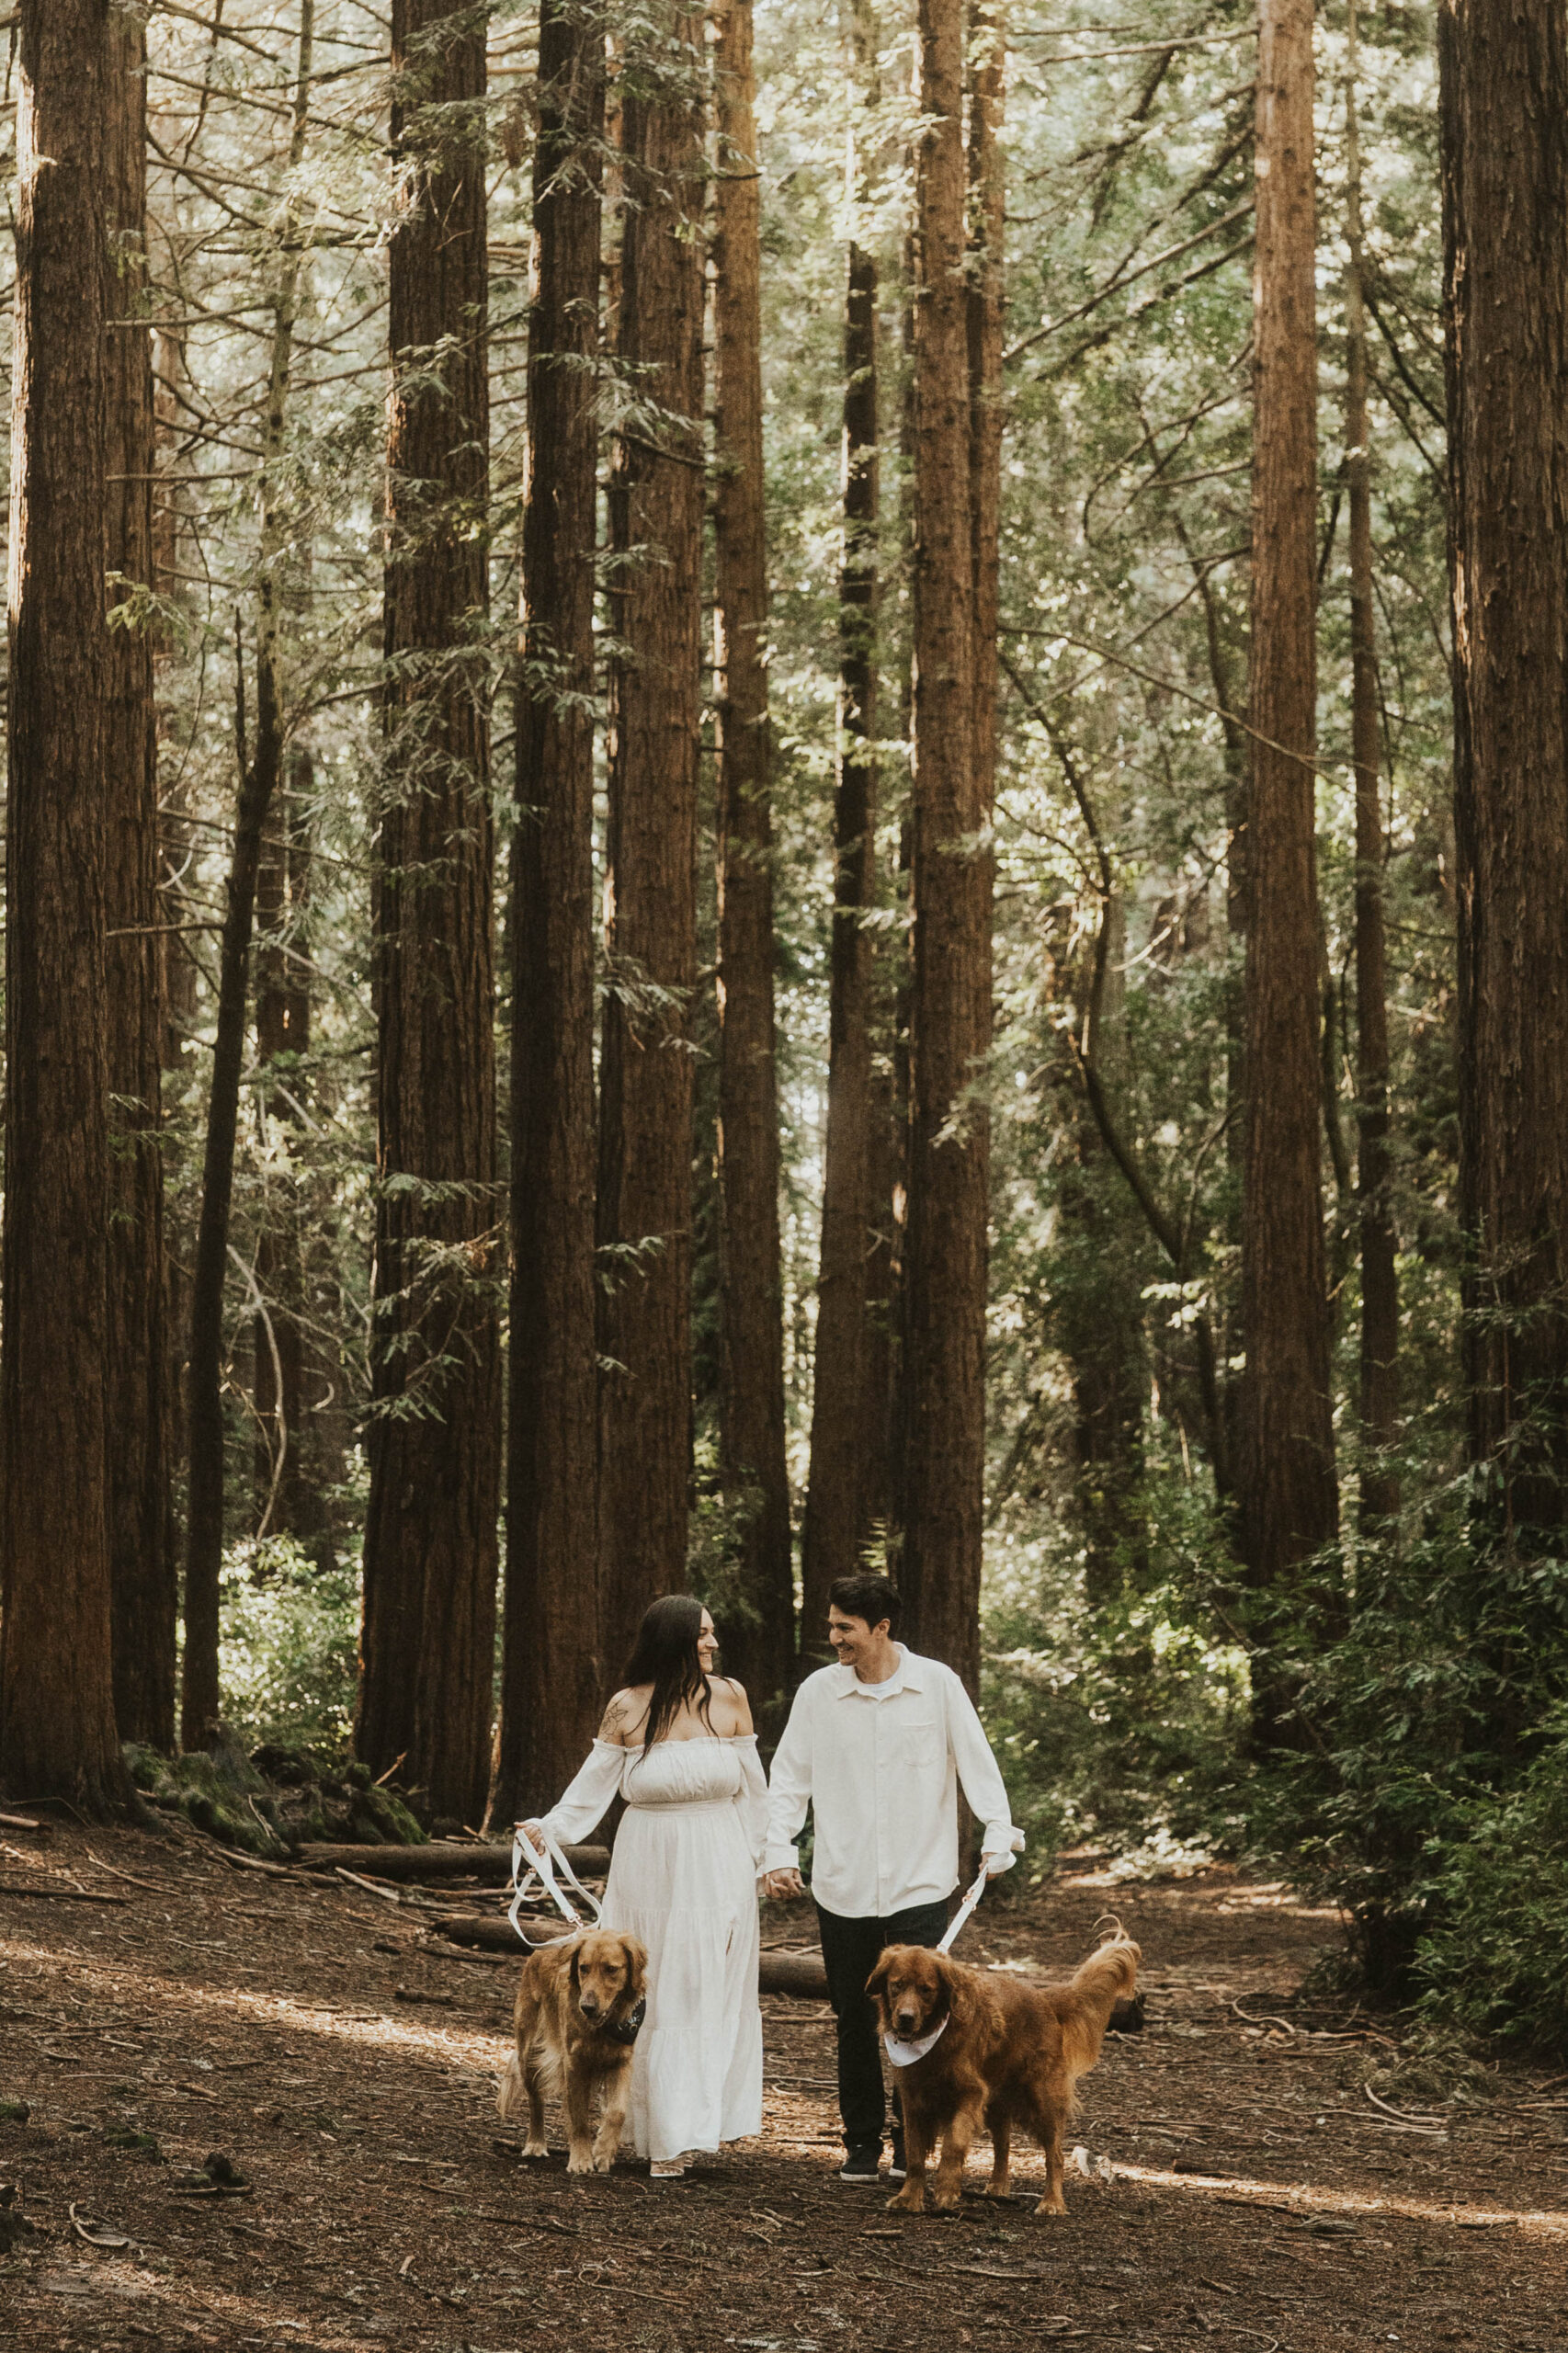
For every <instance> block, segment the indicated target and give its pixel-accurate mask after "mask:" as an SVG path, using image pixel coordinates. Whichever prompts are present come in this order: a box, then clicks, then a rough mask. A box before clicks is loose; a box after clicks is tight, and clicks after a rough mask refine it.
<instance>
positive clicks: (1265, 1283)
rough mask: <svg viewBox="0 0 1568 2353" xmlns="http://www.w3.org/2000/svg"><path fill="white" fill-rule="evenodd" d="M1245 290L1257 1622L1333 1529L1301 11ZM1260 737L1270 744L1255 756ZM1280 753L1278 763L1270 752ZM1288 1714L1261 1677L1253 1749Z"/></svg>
mask: <svg viewBox="0 0 1568 2353" xmlns="http://www.w3.org/2000/svg"><path fill="white" fill-rule="evenodd" d="M1259 34H1260V40H1261V50H1260V54H1259V60H1258V80H1257V249H1256V276H1255V281H1254V303H1253V311H1254V321H1255V333H1256V357H1255V362H1254V397H1255V404H1256V406H1255V426H1254V431H1255V447H1254V458H1253V507H1252V515H1253V527H1252V549H1253V632H1252V725H1253V728H1254V730H1255V733H1254V739H1253V747H1252V758H1253V777H1252V793H1251V806H1250V812H1249V824H1248V837H1247V849H1246V875H1247V893H1248V910H1247V913H1248V924H1247V940H1246V1066H1247V1069H1248V1070H1249V1072H1253V1073H1267V1084H1266V1085H1254V1086H1249V1087H1248V1089H1247V1097H1246V1162H1245V1195H1244V1211H1243V1232H1242V1318H1243V1327H1244V1339H1245V1347H1246V1370H1245V1373H1244V1387H1243V1396H1242V1401H1241V1424H1242V1427H1241V1453H1240V1466H1239V1479H1238V1487H1239V1494H1240V1504H1241V1518H1240V1535H1241V1542H1242V1549H1243V1557H1244V1562H1245V1563H1246V1568H1247V1571H1248V1574H1249V1576H1250V1579H1251V1582H1252V1584H1253V1586H1254V1587H1255V1588H1256V1590H1257V1591H1258V1592H1259V1593H1260V1594H1261V1595H1264V1596H1267V1597H1269V1600H1268V1604H1267V1606H1269V1607H1273V1606H1285V1605H1286V1604H1287V1603H1289V1602H1290V1601H1291V1600H1292V1599H1296V1600H1300V1601H1302V1602H1304V1601H1305V1600H1306V1599H1307V1596H1306V1595H1305V1593H1303V1592H1301V1577H1300V1574H1299V1564H1300V1563H1301V1562H1302V1561H1303V1560H1304V1559H1305V1558H1306V1556H1307V1555H1308V1554H1310V1553H1312V1552H1314V1551H1315V1550H1316V1549H1317V1548H1318V1547H1319V1546H1320V1545H1323V1544H1325V1543H1327V1542H1328V1541H1329V1540H1331V1539H1332V1537H1333V1536H1334V1533H1335V1527H1336V1524H1337V1495H1336V1489H1335V1465H1334V1427H1333V1419H1332V1399H1331V1394H1330V1376H1329V1320H1328V1310H1327V1304H1326V1301H1325V1296H1324V1245H1323V1206H1322V1191H1321V1170H1320V1138H1321V1119H1322V1089H1321V1085H1320V1074H1319V1067H1318V1019H1319V998H1318V905H1317V874H1316V864H1315V855H1314V844H1313V811H1314V796H1313V789H1312V788H1313V767H1312V761H1313V756H1314V749H1315V735H1314V701H1315V694H1316V650H1315V642H1314V633H1315V622H1316V563H1317V551H1316V546H1315V533H1314V520H1315V515H1316V505H1317V417H1316V403H1317V344H1316V325H1315V320H1316V311H1315V289H1314V282H1313V267H1314V214H1313V191H1312V0H1262V7H1261V10H1260V16H1259ZM1263 739H1267V740H1263ZM1276 745H1278V746H1281V747H1282V748H1280V749H1275V748H1273V747H1274V746H1276ZM1288 1705H1289V1699H1288V1697H1287V1696H1286V1695H1283V1694H1282V1693H1281V1692H1280V1691H1279V1690H1278V1689H1277V1688H1276V1685H1275V1679H1274V1677H1272V1675H1271V1672H1270V1670H1269V1669H1268V1668H1267V1664H1265V1665H1264V1666H1263V1667H1262V1669H1261V1670H1260V1672H1259V1675H1258V1677H1257V1678H1256V1687H1255V1709H1256V1716H1257V1724H1258V1733H1259V1736H1260V1738H1262V1739H1264V1740H1266V1741H1267V1740H1272V1739H1274V1738H1276V1737H1278V1736H1280V1735H1279V1728H1278V1719H1279V1718H1280V1716H1281V1715H1282V1713H1283V1712H1284V1711H1285V1710H1286V1709H1287V1708H1288Z"/></svg>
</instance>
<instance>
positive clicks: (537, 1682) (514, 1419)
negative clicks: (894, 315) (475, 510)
mask: <svg viewBox="0 0 1568 2353" xmlns="http://www.w3.org/2000/svg"><path fill="white" fill-rule="evenodd" d="M604 42H605V28H604V21H603V18H602V17H600V15H599V14H598V12H597V10H596V9H593V8H583V7H580V6H574V5H573V0H548V4H547V6H545V8H544V10H543V13H542V15H541V17H540V66H539V74H540V117H539V143H538V145H537V147H536V148H535V151H534V215H533V235H534V245H533V288H532V301H531V306H530V310H529V313H528V486H527V489H526V491H525V493H524V498H523V584H522V625H523V636H522V654H521V662H520V666H519V670H518V676H517V837H516V841H515V844H514V847H513V851H512V875H513V897H512V955H513V963H512V1309H511V1422H510V1432H509V1445H508V1482H509V1491H508V1495H507V1515H506V1631H505V1654H504V1658H503V1663H502V1687H501V1722H500V1729H499V1732H498V1734H497V1744H496V1751H495V1773H494V1783H493V1786H492V1790H491V1813H492V1815H493V1816H494V1819H496V1820H497V1821H503V1822H504V1821H511V1820H516V1819H518V1818H520V1817H521V1816H522V1815H524V1814H526V1813H530V1812H537V1811H538V1810H539V1808H540V1806H542V1805H544V1804H547V1803H551V1802H553V1800H554V1799H555V1797H556V1796H558V1795H559V1793H560V1791H561V1790H562V1789H563V1788H564V1787H565V1785H566V1782H567V1781H568V1780H569V1779H571V1777H572V1775H573V1774H574V1772H575V1771H576V1769H577V1767H578V1765H579V1764H580V1763H581V1761H582V1757H583V1753H584V1750H585V1748H586V1746H587V1745H588V1742H589V1741H590V1740H591V1738H592V1737H593V1733H594V1730H595V1725H596V1722H597V1708H598V1706H599V1704H600V1700H601V1698H602V1694H601V1691H600V1688H599V1683H600V1673H599V1658H598V1562H597V1440H596V1431H595V1412H596V1395H597V1364H596V1357H595V1339H594V1319H595V1302H596V1286H595V1281H594V720H593V713H592V710H591V707H590V706H589V703H588V700H587V699H588V698H589V697H590V696H591V695H592V693H593V690H594V549H595V541H596V537H597V529H596V501H597V462H598V419H597V401H598V385H597V380H596V375H595V369H596V367H597V360H598V356H599V234H600V215H601V211H602V200H601V194H600V187H601V180H602V175H603V165H602V160H601V156H600V153H599V144H600V142H601V141H602V139H603V136H604V114H605V83H604Z"/></svg>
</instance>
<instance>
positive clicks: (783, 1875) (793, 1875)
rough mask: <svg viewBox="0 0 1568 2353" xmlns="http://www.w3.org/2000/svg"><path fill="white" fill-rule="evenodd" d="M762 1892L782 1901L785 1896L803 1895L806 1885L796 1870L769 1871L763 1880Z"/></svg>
mask: <svg viewBox="0 0 1568 2353" xmlns="http://www.w3.org/2000/svg"><path fill="white" fill-rule="evenodd" d="M762 1892H763V1893H764V1894H765V1895H771V1896H773V1897H775V1898H776V1899H778V1900H782V1898H783V1897H785V1896H787V1895H804V1893H805V1892H806V1883H805V1881H804V1880H802V1878H801V1874H800V1872H799V1871H797V1870H785V1871H769V1872H768V1873H767V1876H766V1877H765V1878H764V1880H763V1882H762Z"/></svg>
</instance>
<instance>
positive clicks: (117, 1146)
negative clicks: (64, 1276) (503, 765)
mask: <svg viewBox="0 0 1568 2353" xmlns="http://www.w3.org/2000/svg"><path fill="white" fill-rule="evenodd" d="M146 57H147V32H146V27H145V25H144V24H143V23H142V20H141V18H140V17H134V16H132V15H131V14H129V13H127V12H123V11H121V10H119V9H116V10H114V11H112V12H111V15H110V17H109V38H108V85H107V107H106V115H107V130H108V145H107V148H106V151H105V156H104V195H105V205H106V210H107V213H108V248H107V270H108V276H107V280H106V286H105V300H106V308H107V311H108V316H109V317H110V318H119V319H126V318H131V317H136V318H140V317H141V316H142V314H143V313H144V307H145V298H146V244H147V82H146ZM104 355H105V420H106V429H107V435H108V438H107V444H106V452H105V454H106V460H107V497H108V505H107V513H106V523H107V543H108V571H109V574H110V575H111V582H110V587H109V592H108V593H109V603H110V606H111V608H112V607H114V606H115V605H125V606H127V608H128V609H130V608H131V599H132V598H133V596H134V592H135V591H136V590H137V589H138V588H142V589H145V588H147V587H150V586H151V585H153V483H152V481H151V475H152V472H153V354H152V333H151V330H150V328H149V327H147V326H146V325H143V324H138V325H136V326H133V327H132V326H117V327H112V328H110V329H109V331H108V333H107V334H106V335H105V337H104ZM117 574H118V580H116V579H115V578H114V575H117ZM105 730H106V732H105V737H104V778H105V788H106V790H105V806H104V916H105V925H106V930H105V943H104V963H105V980H106V985H107V990H108V996H107V1004H106V1032H105V1042H106V1046H107V1049H108V1087H109V1128H110V1134H109V1176H108V1181H109V1225H108V1284H107V1293H106V1298H107V1306H108V1344H107V1353H106V1356H105V1363H104V1378H105V1416H106V1427H105V1440H106V1445H107V1449H108V1455H107V1461H108V1532H109V1574H110V1579H111V1583H112V1588H113V1597H114V1601H113V1617H114V1705H115V1720H116V1722H117V1723H118V1725H119V1735H120V1738H121V1739H122V1740H139V1741H148V1742H151V1743H152V1745H153V1746H154V1747H156V1748H165V1749H167V1748H172V1747H173V1746H174V1738H175V1682H176V1669H175V1630H176V1620H177V1618H178V1612H179V1572H178V1567H177V1563H176V1550H175V1536H174V1525H173V1518H172V1510H171V1504H170V1495H169V1427H168V1422H169V1417H168V1412H167V1404H168V1390H167V1381H166V1375H165V1352H166V1349H167V1346H168V1338H167V1332H166V1329H165V1302H166V1288H165V1267H164V1169H163V1160H162V1157H161V1154H160V1151H159V1137H158V1129H159V1118H160V1105H159V1091H160V1080H161V1069H162V1043H163V1040H162V1034H161V1031H162V1019H163V1008H162V1004H161V990H160V986H159V983H160V979H161V972H162V962H163V960H162V957H161V956H160V954H159V945H160V942H159V934H158V922H159V897H158V762H157V726H156V720H155V716H154V710H153V634H152V631H151V628H150V627H149V625H148V623H147V621H146V620H145V618H142V619H141V620H132V621H131V623H130V625H129V626H124V627H115V628H111V630H110V631H109V633H108V705H107V710H106V717H105Z"/></svg>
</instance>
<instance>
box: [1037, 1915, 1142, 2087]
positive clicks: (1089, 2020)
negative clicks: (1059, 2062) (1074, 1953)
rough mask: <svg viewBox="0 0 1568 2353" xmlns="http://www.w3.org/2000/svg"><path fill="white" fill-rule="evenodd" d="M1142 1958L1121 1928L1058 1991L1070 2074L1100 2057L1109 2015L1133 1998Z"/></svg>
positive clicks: (1085, 2068)
mask: <svg viewBox="0 0 1568 2353" xmlns="http://www.w3.org/2000/svg"><path fill="white" fill-rule="evenodd" d="M1142 1958H1143V1956H1142V1953H1141V1952H1140V1951H1139V1949H1138V1947H1137V1946H1136V1945H1135V1944H1134V1943H1133V1941H1132V1939H1131V1937H1129V1936H1126V1935H1124V1934H1123V1932H1122V1930H1121V1929H1120V1928H1119V1927H1118V1929H1117V1932H1116V1934H1115V1936H1113V1937H1111V1938H1108V1940H1107V1942H1106V1943H1104V1944H1103V1945H1101V1946H1100V1948H1099V1949H1098V1951H1097V1952H1092V1953H1091V1954H1090V1955H1089V1958H1088V1959H1087V1961H1085V1962H1084V1963H1083V1964H1082V1966H1081V1967H1080V1968H1079V1969H1078V1970H1077V1971H1076V1972H1075V1973H1074V1978H1073V1982H1072V1984H1070V1985H1063V1986H1061V1987H1060V1988H1058V1989H1057V1990H1056V2003H1055V2006H1056V2014H1057V2016H1058V2018H1060V2019H1061V2021H1062V2055H1063V2057H1064V2059H1065V2061H1066V2063H1067V2072H1068V2075H1069V2076H1071V2077H1073V2078H1074V2079H1075V2078H1076V2077H1077V2076H1079V2075H1086V2074H1087V2073H1088V2071H1089V2069H1090V2068H1091V2067H1092V2066H1093V2065H1094V2063H1095V2062H1096V2059H1097V2058H1098V2057H1099V2055H1100V2044H1101V2043H1102V2042H1103V2041H1104V2040H1105V2030H1106V2027H1107V2025H1108V2022H1109V2019H1110V2014H1111V2012H1112V2010H1113V2009H1115V2007H1116V2006H1117V2004H1118V2002H1121V2001H1128V2000H1131V1996H1132V1995H1133V1993H1134V1991H1135V1990H1136V1987H1137V1984H1138V1964H1139V1962H1140V1961H1142Z"/></svg>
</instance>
